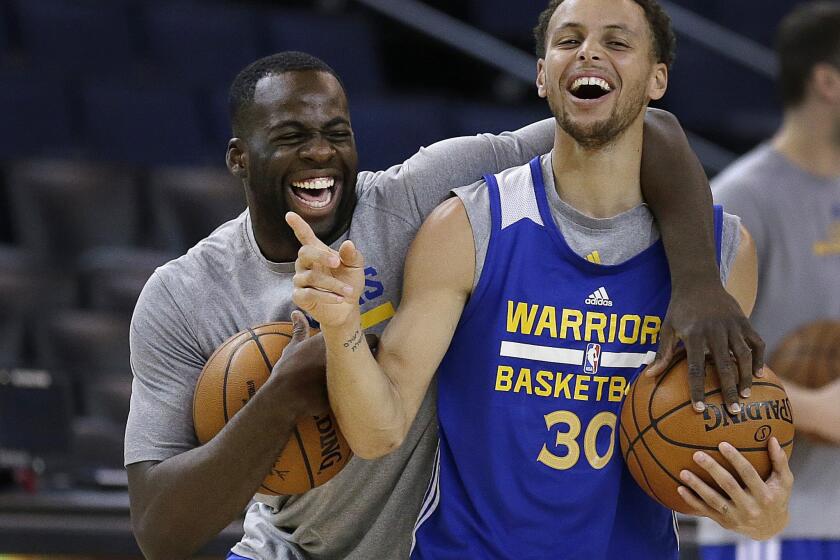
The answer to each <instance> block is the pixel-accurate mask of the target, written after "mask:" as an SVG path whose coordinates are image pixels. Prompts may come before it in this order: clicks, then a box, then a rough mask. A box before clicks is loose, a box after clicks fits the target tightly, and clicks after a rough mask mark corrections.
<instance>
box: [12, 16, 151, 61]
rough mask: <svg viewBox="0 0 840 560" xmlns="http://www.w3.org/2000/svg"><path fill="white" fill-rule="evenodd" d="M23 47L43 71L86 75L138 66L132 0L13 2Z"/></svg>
mask: <svg viewBox="0 0 840 560" xmlns="http://www.w3.org/2000/svg"><path fill="white" fill-rule="evenodd" d="M11 1H12V6H13V8H14V10H15V12H16V15H17V18H18V25H19V29H20V40H21V46H22V48H23V50H24V52H25V53H26V54H27V55H28V56H29V57H30V58H31V60H32V62H33V63H34V64H36V65H37V66H38V67H39V68H51V69H53V70H60V71H62V72H67V73H68V74H69V73H72V74H73V75H78V74H79V73H83V74H86V75H90V74H98V75H101V74H103V73H111V72H116V71H119V72H121V73H122V72H124V71H125V70H126V68H127V67H132V66H133V65H134V62H135V58H136V52H137V49H136V48H135V34H134V30H133V27H132V17H131V12H130V6H131V4H130V1H129V0H109V1H108V2H101V1H96V0H38V1H37V2H32V1H30V0H11Z"/></svg>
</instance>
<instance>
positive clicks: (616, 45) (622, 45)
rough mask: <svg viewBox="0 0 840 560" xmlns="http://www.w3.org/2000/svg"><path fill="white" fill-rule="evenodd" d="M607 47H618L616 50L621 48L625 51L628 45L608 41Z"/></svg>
mask: <svg viewBox="0 0 840 560" xmlns="http://www.w3.org/2000/svg"><path fill="white" fill-rule="evenodd" d="M609 45H610V46H611V47H618V48H621V49H626V48H628V47H629V45H628V44H627V43H624V42H622V41H610V42H609Z"/></svg>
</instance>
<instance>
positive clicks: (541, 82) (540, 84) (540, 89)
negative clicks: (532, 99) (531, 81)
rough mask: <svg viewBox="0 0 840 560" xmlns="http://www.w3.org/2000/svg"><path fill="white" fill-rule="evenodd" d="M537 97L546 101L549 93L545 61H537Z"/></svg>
mask: <svg viewBox="0 0 840 560" xmlns="http://www.w3.org/2000/svg"><path fill="white" fill-rule="evenodd" d="M537 95H539V96H540V97H542V98H543V99H545V98H546V97H548V91H547V90H546V88H545V59H542V58H541V59H539V60H538V61H537Z"/></svg>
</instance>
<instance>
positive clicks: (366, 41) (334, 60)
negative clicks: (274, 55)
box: [267, 11, 385, 99]
mask: <svg viewBox="0 0 840 560" xmlns="http://www.w3.org/2000/svg"><path fill="white" fill-rule="evenodd" d="M267 25H268V40H269V46H270V47H271V49H272V50H273V51H284V50H297V51H304V52H308V53H310V54H313V55H315V56H317V57H319V58H321V59H323V60H324V62H326V63H327V64H329V65H330V66H331V67H332V68H333V69H334V70H335V71H336V72H337V73H338V75H339V76H341V79H342V81H343V82H344V85H345V87H346V88H347V92H348V96H349V97H350V98H351V99H352V98H353V97H356V96H358V95H360V94H371V93H377V92H380V91H381V90H382V89H383V87H384V81H385V80H384V76H383V70H382V61H381V59H380V57H379V49H378V46H377V44H376V40H375V36H376V33H375V31H374V29H373V28H372V27H371V26H370V25H369V24H368V22H367V21H365V20H363V19H359V18H356V17H351V16H346V15H345V16H328V15H323V14H315V13H310V12H299V11H278V12H273V13H272V15H271V16H270V17H269V18H268V21H267Z"/></svg>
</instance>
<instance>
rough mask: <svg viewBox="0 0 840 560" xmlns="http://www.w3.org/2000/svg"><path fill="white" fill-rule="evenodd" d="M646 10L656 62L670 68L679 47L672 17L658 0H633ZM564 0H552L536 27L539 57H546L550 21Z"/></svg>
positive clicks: (535, 34) (535, 37)
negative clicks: (672, 26) (672, 24)
mask: <svg viewBox="0 0 840 560" xmlns="http://www.w3.org/2000/svg"><path fill="white" fill-rule="evenodd" d="M633 1H634V2H636V4H638V5H639V6H641V7H642V9H643V10H644V11H645V18H647V21H648V25H649V26H650V32H651V33H650V34H651V36H652V37H653V51H654V55H655V56H656V62H662V63H664V64H665V65H666V66H668V68H671V65H672V64H673V63H674V56H675V52H676V49H677V38H676V36H674V30H673V29H672V28H671V18H670V17H669V16H668V13H667V12H666V11H665V10H664V9H663V8H662V6H660V5H659V2H657V0H633ZM562 3H563V0H551V1H550V2H549V3H548V7H547V8H546V9H545V10H543V12H542V13H541V14H540V17H539V19H538V22H537V26H536V27H535V28H534V39H535V40H536V53H537V56H538V57H539V58H545V52H546V51H545V40H546V34H547V33H548V23H549V21H551V16H553V15H554V12H556V11H557V7H558V6H559V5H560V4H562Z"/></svg>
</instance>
